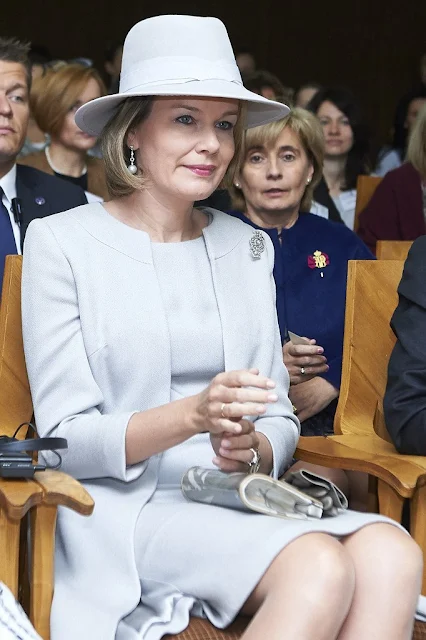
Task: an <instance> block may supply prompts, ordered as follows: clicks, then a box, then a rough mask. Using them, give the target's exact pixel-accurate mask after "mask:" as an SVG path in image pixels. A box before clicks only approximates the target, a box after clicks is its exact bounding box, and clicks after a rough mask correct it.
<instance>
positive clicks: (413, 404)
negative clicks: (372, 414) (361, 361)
mask: <svg viewBox="0 0 426 640" xmlns="http://www.w3.org/2000/svg"><path fill="white" fill-rule="evenodd" d="M398 293H399V303H398V306H397V308H396V310H395V312H394V315H393V317H392V321H391V326H392V329H393V331H394V333H395V335H396V339H397V341H396V344H395V347H394V349H393V352H392V354H391V357H390V360H389V367H388V381H387V388H386V393H385V398H384V412H385V420H386V426H387V428H388V431H389V435H390V436H391V438H392V440H393V442H394V444H395V446H396V448H397V449H398V451H399V452H400V453H405V454H414V455H426V337H425V331H424V329H425V326H426V236H423V237H421V238H419V239H418V240H416V241H415V242H414V244H413V246H412V248H411V250H410V253H409V255H408V258H407V261H406V264H405V267H404V273H403V276H402V280H401V283H400V285H399V289H398Z"/></svg>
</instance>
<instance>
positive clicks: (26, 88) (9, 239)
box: [0, 37, 87, 287]
mask: <svg viewBox="0 0 426 640" xmlns="http://www.w3.org/2000/svg"><path fill="white" fill-rule="evenodd" d="M28 50H29V45H28V44H24V43H22V42H19V40H16V39H15V38H2V37H0V287H1V284H2V282H3V271H4V260H5V256H6V255H10V254H16V253H21V251H22V246H23V241H24V237H25V233H26V230H27V227H28V225H29V223H30V222H31V220H33V219H34V218H42V217H44V216H48V215H50V214H52V213H58V212H59V211H65V210H66V209H71V208H72V207H77V206H79V205H81V204H86V202H87V199H86V197H85V195H84V191H82V189H79V188H78V187H76V186H74V185H71V184H64V182H63V181H62V180H59V179H58V178H54V177H52V176H48V175H46V174H45V173H43V172H42V171H38V170H37V169H32V168H30V167H23V166H20V165H17V164H16V159H17V157H18V154H19V152H20V150H21V148H22V145H23V144H24V140H25V135H26V131H27V124H28V118H29V114H30V110H29V92H30V88H31V81H32V76H31V63H30V61H29V59H28Z"/></svg>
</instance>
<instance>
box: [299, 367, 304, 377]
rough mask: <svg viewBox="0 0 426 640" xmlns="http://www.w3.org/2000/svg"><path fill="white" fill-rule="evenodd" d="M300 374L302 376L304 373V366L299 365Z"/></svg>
mask: <svg viewBox="0 0 426 640" xmlns="http://www.w3.org/2000/svg"><path fill="white" fill-rule="evenodd" d="M300 374H301V375H302V376H304V375H305V367H300Z"/></svg>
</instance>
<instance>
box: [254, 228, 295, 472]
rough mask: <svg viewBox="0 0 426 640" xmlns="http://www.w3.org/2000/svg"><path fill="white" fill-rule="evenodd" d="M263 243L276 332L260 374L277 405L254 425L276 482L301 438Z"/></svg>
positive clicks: (271, 253)
mask: <svg viewBox="0 0 426 640" xmlns="http://www.w3.org/2000/svg"><path fill="white" fill-rule="evenodd" d="M264 235H266V234H264ZM265 240H266V247H267V255H268V266H269V276H268V277H269V284H270V292H271V302H272V304H271V305H270V307H269V308H270V313H272V314H273V315H274V324H275V331H274V346H273V359H272V362H271V369H270V371H269V372H262V373H265V374H266V375H267V376H269V377H270V378H271V379H272V380H274V382H275V383H276V388H275V391H276V393H277V395H278V402H277V403H275V404H271V405H269V406H268V409H267V413H266V414H265V415H264V416H262V417H259V418H257V419H256V421H255V424H256V431H258V432H259V433H263V434H264V435H265V436H266V437H267V438H268V440H269V442H270V444H271V447H272V454H273V470H272V475H273V476H274V478H279V477H280V476H281V475H282V474H283V473H284V471H285V470H286V469H287V467H288V466H289V465H290V464H291V462H292V460H293V454H294V451H295V449H296V446H297V441H298V439H299V434H300V422H299V420H298V418H296V416H295V415H294V413H293V406H292V404H291V402H290V400H289V397H288V390H289V386H290V378H289V375H288V371H287V369H286V367H285V365H284V362H283V352H282V346H281V336H280V330H279V327H278V318H277V313H276V287H275V280H274V275H273V268H274V247H273V245H272V242H271V240H270V239H269V237H265ZM266 308H268V307H266V305H265V310H266Z"/></svg>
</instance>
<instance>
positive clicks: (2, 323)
mask: <svg viewBox="0 0 426 640" xmlns="http://www.w3.org/2000/svg"><path fill="white" fill-rule="evenodd" d="M21 275H22V256H7V257H6V262H5V268H4V278H3V289H2V301H1V307H0V416H1V424H0V434H1V435H8V436H12V435H13V433H14V432H15V430H16V427H17V426H18V425H20V424H21V423H22V422H28V421H29V420H31V417H32V415H33V404H32V400H31V393H30V386H29V382H28V376H27V368H26V365H25V357H24V347H23V342H22V323H21ZM25 433H26V430H25V429H21V432H20V433H19V436H18V437H20V438H24V437H25Z"/></svg>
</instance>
